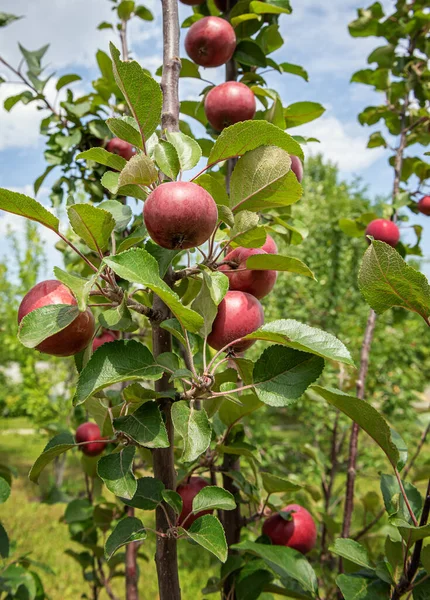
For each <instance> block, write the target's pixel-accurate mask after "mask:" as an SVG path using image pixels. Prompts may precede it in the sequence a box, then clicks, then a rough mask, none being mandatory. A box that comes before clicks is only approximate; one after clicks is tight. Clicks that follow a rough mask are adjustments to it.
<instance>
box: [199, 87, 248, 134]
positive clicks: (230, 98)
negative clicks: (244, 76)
mask: <svg viewBox="0 0 430 600" xmlns="http://www.w3.org/2000/svg"><path fill="white" fill-rule="evenodd" d="M256 110H257V105H256V102H255V96H254V92H253V91H252V90H250V89H249V87H248V86H247V85H245V84H244V83H240V82H239V81H226V82H225V83H221V85H217V86H215V87H213V88H212V89H211V90H210V91H209V93H208V94H207V96H206V98H205V113H206V117H207V120H208V121H209V123H210V124H211V125H212V127H213V128H214V129H216V130H217V131H222V130H223V129H224V127H228V126H229V125H234V124H235V123H239V121H247V120H249V119H253V118H254V115H255V111H256Z"/></svg>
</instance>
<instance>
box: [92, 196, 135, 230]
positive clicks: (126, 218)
mask: <svg viewBox="0 0 430 600" xmlns="http://www.w3.org/2000/svg"><path fill="white" fill-rule="evenodd" d="M98 208H102V209H103V210H107V211H108V212H110V214H111V215H112V216H113V218H114V221H115V227H114V231H117V232H122V231H124V230H125V229H126V227H127V225H128V224H129V222H130V219H131V218H132V216H133V213H132V210H131V208H130V207H129V206H127V204H123V203H122V202H118V200H105V201H104V202H100V204H99V205H98Z"/></svg>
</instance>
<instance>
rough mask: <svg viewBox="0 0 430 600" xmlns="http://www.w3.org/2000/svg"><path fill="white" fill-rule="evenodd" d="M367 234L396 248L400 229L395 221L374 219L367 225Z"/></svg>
mask: <svg viewBox="0 0 430 600" xmlns="http://www.w3.org/2000/svg"><path fill="white" fill-rule="evenodd" d="M366 235H371V236H372V237H374V238H375V240H378V241H380V242H385V243H386V244H389V245H390V246H392V247H393V248H395V247H396V246H397V244H398V242H399V239H400V230H399V228H398V227H397V225H396V224H395V223H394V221H390V220H389V219H374V220H373V221H371V222H370V223H369V225H368V226H367V227H366Z"/></svg>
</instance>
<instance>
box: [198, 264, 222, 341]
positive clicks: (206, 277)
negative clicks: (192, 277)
mask: <svg viewBox="0 0 430 600" xmlns="http://www.w3.org/2000/svg"><path fill="white" fill-rule="evenodd" d="M227 292H228V277H227V276H226V275H224V274H223V273H221V272H220V271H206V270H205V271H203V274H202V287H201V288H200V291H199V293H198V294H197V297H196V298H195V300H194V302H193V303H192V308H193V310H195V311H196V312H197V313H198V314H199V315H201V316H202V317H203V319H204V325H203V327H202V330H201V334H202V336H203V337H207V336H208V335H209V333H210V332H211V331H212V324H213V322H214V320H215V317H216V316H217V313H218V305H219V303H220V302H221V301H222V299H223V298H224V296H225V295H226V293H227Z"/></svg>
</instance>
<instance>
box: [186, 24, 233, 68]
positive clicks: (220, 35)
mask: <svg viewBox="0 0 430 600" xmlns="http://www.w3.org/2000/svg"><path fill="white" fill-rule="evenodd" d="M235 49H236V34H235V33H234V29H233V27H232V26H231V25H230V23H229V22H228V21H226V20H225V19H221V18H220V17H203V19H200V20H199V21H196V23H193V24H192V25H191V27H190V29H189V30H188V33H187V35H186V37H185V50H186V51H187V54H188V56H189V57H190V58H191V60H193V61H194V62H195V63H197V64H198V65H200V66H201V67H220V66H221V65H225V63H227V62H228V61H229V60H230V59H231V57H232V56H233V53H234V51H235Z"/></svg>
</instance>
